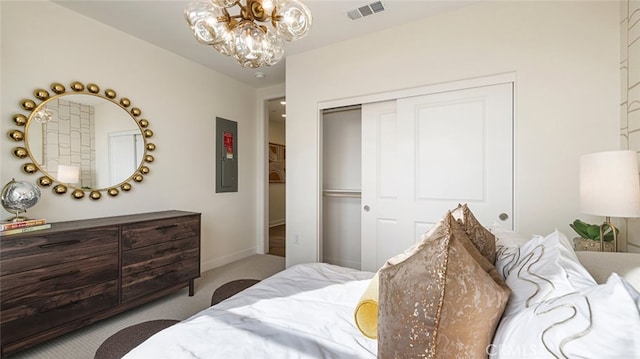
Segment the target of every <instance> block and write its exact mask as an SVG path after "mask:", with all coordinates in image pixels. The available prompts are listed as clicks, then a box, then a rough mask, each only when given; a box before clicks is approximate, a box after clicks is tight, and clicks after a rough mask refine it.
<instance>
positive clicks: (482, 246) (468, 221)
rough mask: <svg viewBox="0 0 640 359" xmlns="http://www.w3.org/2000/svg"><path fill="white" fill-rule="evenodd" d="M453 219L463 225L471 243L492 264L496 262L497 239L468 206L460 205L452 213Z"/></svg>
mask: <svg viewBox="0 0 640 359" xmlns="http://www.w3.org/2000/svg"><path fill="white" fill-rule="evenodd" d="M451 214H452V215H453V217H454V218H455V219H456V220H457V221H458V223H459V224H461V225H462V227H463V228H464V231H465V232H466V233H467V235H468V236H469V239H471V242H473V244H474V245H475V246H476V248H478V250H479V251H480V253H482V255H483V256H484V257H485V258H487V260H488V261H489V262H491V263H495V262H496V237H495V236H494V235H493V233H491V232H490V231H489V230H488V229H486V228H485V227H484V226H483V225H482V224H480V222H479V221H478V219H477V218H476V216H474V215H473V212H471V210H470V209H469V207H468V206H467V204H466V203H465V204H459V205H458V207H457V208H456V209H454V210H453V211H452V213H451Z"/></svg>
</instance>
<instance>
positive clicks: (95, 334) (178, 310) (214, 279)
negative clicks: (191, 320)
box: [4, 254, 285, 359]
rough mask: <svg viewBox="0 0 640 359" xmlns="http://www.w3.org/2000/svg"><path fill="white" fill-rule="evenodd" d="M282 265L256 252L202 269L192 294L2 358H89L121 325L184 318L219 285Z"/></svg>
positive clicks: (199, 307) (160, 301) (176, 296)
mask: <svg viewBox="0 0 640 359" xmlns="http://www.w3.org/2000/svg"><path fill="white" fill-rule="evenodd" d="M284 266H285V260H284V258H283V257H279V256H274V255H269V254H264V255H260V254H256V255H253V256H250V257H247V258H244V259H241V260H239V261H236V262H233V263H229V264H227V265H224V266H221V267H218V268H214V269H212V270H210V271H207V272H204V273H202V276H201V277H200V278H198V279H196V282H195V284H196V286H195V287H196V292H195V295H194V296H193V297H189V296H188V289H187V288H184V289H182V290H180V291H178V292H176V293H174V294H171V295H168V296H166V297H164V298H161V299H158V300H156V301H154V302H151V303H149V304H146V305H144V306H141V307H139V308H136V309H132V310H130V311H127V312H125V313H122V314H119V315H117V316H115V317H112V318H109V319H105V320H103V321H100V322H98V323H94V324H92V325H90V326H88V327H86V328H83V329H80V330H77V331H75V332H72V333H69V334H67V335H63V336H61V337H59V338H56V339H53V340H50V341H48V342H45V343H42V344H40V345H38V346H35V347H32V348H29V349H26V350H23V351H20V352H17V353H14V354H11V355H7V356H4V358H5V359H92V358H94V356H95V353H96V350H97V349H98V347H100V344H102V342H103V341H104V340H106V339H107V338H109V337H110V336H111V335H113V334H114V333H116V332H118V331H120V330H121V329H124V328H126V327H129V326H131V325H135V324H138V323H142V322H146V321H150V320H161V319H175V320H184V319H186V318H188V317H190V316H192V315H193V314H195V313H197V312H199V311H201V310H203V309H205V308H207V307H209V306H210V303H211V295H212V293H213V292H214V291H215V290H216V289H217V288H218V287H219V286H221V285H223V284H225V283H227V282H230V281H232V280H236V279H264V278H267V277H269V276H271V275H273V274H275V273H277V272H279V271H281V270H283V269H284Z"/></svg>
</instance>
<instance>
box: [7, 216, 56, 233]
mask: <svg viewBox="0 0 640 359" xmlns="http://www.w3.org/2000/svg"><path fill="white" fill-rule="evenodd" d="M45 223H47V220H46V219H44V218H38V219H27V220H26V221H20V222H2V223H0V231H8V230H10V229H18V228H25V227H31V226H38V225H41V224H45Z"/></svg>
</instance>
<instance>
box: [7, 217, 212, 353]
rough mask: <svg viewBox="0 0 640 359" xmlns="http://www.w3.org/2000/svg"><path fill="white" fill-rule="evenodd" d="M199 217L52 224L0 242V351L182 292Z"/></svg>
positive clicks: (196, 245)
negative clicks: (44, 228) (46, 227)
mask: <svg viewBox="0 0 640 359" xmlns="http://www.w3.org/2000/svg"><path fill="white" fill-rule="evenodd" d="M199 276H200V213H193V212H183V211H164V212H154V213H143V214H135V215H126V216H117V217H108V218H98V219H88V220H79V221H69V222H59V223H53V224H52V226H51V228H50V229H46V230H41V231H35V232H30V233H23V234H16V235H10V236H4V237H0V291H1V293H0V302H1V307H0V323H1V327H0V338H1V339H0V341H1V346H2V351H1V353H2V354H3V355H4V354H6V353H10V352H14V351H18V350H21V349H25V348H28V347H30V346H33V345H35V344H38V343H41V342H43V341H45V340H48V339H52V338H54V337H57V336H60V335H62V334H65V333H68V332H70V331H72V330H75V329H79V328H82V327H84V326H87V325H89V324H91V323H94V322H96V321H98V320H101V319H104V318H108V317H110V316H113V315H115V314H118V313H121V312H123V311H125V310H127V309H130V308H133V307H136V306H139V305H141V304H144V303H147V302H150V301H152V300H154V299H157V298H160V297H162V296H165V295H167V294H169V293H172V292H175V291H177V290H179V289H182V288H184V287H185V286H187V285H188V286H189V295H193V294H194V280H195V279H196V278H198V277H199Z"/></svg>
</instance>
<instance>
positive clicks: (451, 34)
mask: <svg viewBox="0 0 640 359" xmlns="http://www.w3.org/2000/svg"><path fill="white" fill-rule="evenodd" d="M619 19H620V9H619V3H617V2H611V1H604V2H597V1H585V2H580V1H578V2H575V1H572V2H565V1H532V2H521V1H518V2H510V1H494V2H483V3H479V4H475V5H472V6H469V7H466V8H463V9H461V10H458V11H455V12H451V13H447V14H443V15H439V16H436V17H432V18H427V19H424V20H421V21H417V22H414V23H409V24H406V25H404V26H400V27H396V28H392V29H389V30H385V31H381V32H379V33H375V34H370V35H368V36H364V37H362V38H359V39H355V40H352V41H345V42H342V43H338V44H334V45H331V46H327V47H325V48H322V49H318V50H316V51H310V52H307V53H304V54H300V55H296V56H290V57H288V58H287V81H286V92H287V93H286V95H287V104H288V105H287V148H288V155H289V157H288V163H287V169H288V174H287V176H288V177H287V180H288V182H287V265H292V264H295V263H301V262H308V261H315V260H316V259H317V258H318V248H319V247H318V240H319V238H318V233H319V232H320V231H319V203H320V201H319V194H320V189H319V188H318V181H317V178H318V174H319V161H318V158H319V155H318V151H319V148H320V147H319V145H318V141H319V134H318V118H319V116H318V106H319V104H320V103H322V102H326V101H332V100H340V99H346V98H350V97H357V96H364V95H369V94H376V93H381V92H387V91H392V90H400V89H408V88H413V87H418V86H425V85H429V84H438V83H445V82H450V81H456V80H463V79H472V78H478V77H484V76H490V75H494V74H504V73H510V74H513V75H514V76H515V78H516V80H515V99H514V100H515V133H514V141H515V166H514V168H515V186H514V187H515V206H514V208H515V213H514V220H515V229H516V230H517V231H519V232H521V233H523V234H524V235H531V234H534V233H541V234H547V233H549V232H551V231H553V229H554V228H556V227H557V228H559V229H560V230H562V231H564V232H565V233H567V234H568V235H569V234H570V233H571V229H570V228H569V225H568V224H569V223H571V222H572V221H573V220H574V219H575V218H578V217H583V216H581V215H580V213H579V210H578V193H577V192H578V190H577V186H578V158H579V156H580V155H582V154H585V153H589V152H596V151H602V150H608V149H615V148H618V147H619V144H618V142H619V140H618V137H619V129H618V127H619V126H618V125H617V124H618V116H619V100H620V95H619V93H620V91H619V86H620V85H619V82H620V80H619V69H618V65H619V52H620V51H619V47H620V30H619ZM309 69H313V71H309ZM309 84H313V86H309ZM587 219H588V218H587ZM598 220H601V219H598ZM294 236H297V237H296V238H297V239H298V242H299V243H298V244H296V243H294V241H293V240H292V238H294Z"/></svg>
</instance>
